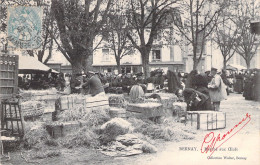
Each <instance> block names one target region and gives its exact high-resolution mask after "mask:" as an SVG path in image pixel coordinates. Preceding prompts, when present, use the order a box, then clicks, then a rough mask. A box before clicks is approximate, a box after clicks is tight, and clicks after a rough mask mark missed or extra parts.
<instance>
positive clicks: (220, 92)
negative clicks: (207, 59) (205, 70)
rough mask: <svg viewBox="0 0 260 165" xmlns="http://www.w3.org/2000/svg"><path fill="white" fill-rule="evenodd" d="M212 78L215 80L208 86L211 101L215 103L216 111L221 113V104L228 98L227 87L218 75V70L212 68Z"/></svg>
mask: <svg viewBox="0 0 260 165" xmlns="http://www.w3.org/2000/svg"><path fill="white" fill-rule="evenodd" d="M211 76H212V77H213V78H212V80H211V81H210V83H209V84H208V88H209V95H210V98H211V101H212V102H213V107H214V110H215V111H219V109H220V102H221V101H222V100H225V99H226V98H227V92H226V85H225V84H224V82H223V80H222V79H221V77H220V75H218V74H217V69H216V68H211Z"/></svg>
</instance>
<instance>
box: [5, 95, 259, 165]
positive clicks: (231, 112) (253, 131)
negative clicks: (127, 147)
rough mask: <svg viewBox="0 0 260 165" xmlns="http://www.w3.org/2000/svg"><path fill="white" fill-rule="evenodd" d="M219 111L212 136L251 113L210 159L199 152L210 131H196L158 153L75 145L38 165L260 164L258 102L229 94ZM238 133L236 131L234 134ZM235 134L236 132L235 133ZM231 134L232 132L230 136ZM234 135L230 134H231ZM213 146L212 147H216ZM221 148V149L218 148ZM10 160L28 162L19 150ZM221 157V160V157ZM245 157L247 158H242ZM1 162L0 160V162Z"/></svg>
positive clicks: (229, 127)
mask: <svg viewBox="0 0 260 165" xmlns="http://www.w3.org/2000/svg"><path fill="white" fill-rule="evenodd" d="M221 111H223V112H226V128H225V129H220V130H214V131H212V132H213V133H214V136H215V137H217V135H218V134H220V135H221V137H222V136H223V135H224V134H225V133H226V132H227V131H230V129H232V128H234V126H235V125H236V124H238V123H239V122H240V121H242V119H243V118H246V114H247V113H248V114H249V115H251V120H249V118H247V120H246V121H243V122H242V124H240V125H241V126H243V125H245V123H246V122H248V124H246V125H245V126H244V127H243V128H241V129H240V130H239V129H238V128H240V127H237V128H234V129H233V131H232V133H231V134H230V135H227V137H226V138H225V139H224V140H223V141H221V142H218V143H216V146H218V145H220V144H222V143H223V142H224V143H223V144H222V145H221V146H220V147H219V148H218V150H217V151H215V152H214V154H213V155H212V159H207V157H208V156H209V155H210V153H201V146H202V143H203V140H204V137H205V135H206V134H209V133H210V132H211V131H202V130H196V129H194V130H195V131H194V132H195V134H194V136H195V138H194V139H192V140H184V141H180V142H174V141H171V142H161V143H158V144H157V145H156V146H157V147H158V152H157V153H155V154H142V155H136V156H130V157H117V158H113V157H108V156H104V155H103V154H101V153H100V152H98V151H96V150H89V149H86V148H75V149H70V150H64V151H63V153H62V155H61V156H59V157H54V158H48V159H44V160H42V161H41V164H55V165H59V164H61V165H64V164H67V165H71V164H73V165H76V164H80V165H83V164H86V165H92V164H94V165H99V164H101V165H114V164H115V165H125V164H126V165H185V164H187V165H190V164H199V165H204V164H211V165H214V164H217V165H219V164H221V165H224V164H228V165H232V164H236V165H237V164H248V165H258V164H260V159H259V153H260V103H259V102H255V101H248V100H245V99H244V98H243V97H242V95H241V94H231V95H230V96H229V97H228V99H227V100H225V101H223V102H221ZM236 132H237V133H236ZM234 133H236V134H234ZM233 134H234V135H233ZM232 135H233V136H232ZM216 146H215V147H216ZM185 147H186V148H185ZM220 148H221V149H222V150H220ZM11 157H12V159H11V161H9V162H6V163H4V164H27V163H26V162H25V161H24V160H23V159H21V158H20V155H19V153H12V154H11ZM220 158H221V159H220ZM244 159H246V160H244ZM0 164H1V163H0Z"/></svg>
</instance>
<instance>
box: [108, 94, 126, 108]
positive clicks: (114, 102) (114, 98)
mask: <svg viewBox="0 0 260 165" xmlns="http://www.w3.org/2000/svg"><path fill="white" fill-rule="evenodd" d="M108 102H109V106H110V107H120V108H124V107H126V104H127V102H126V100H125V98H124V95H123V94H120V95H117V94H109V95H108Z"/></svg>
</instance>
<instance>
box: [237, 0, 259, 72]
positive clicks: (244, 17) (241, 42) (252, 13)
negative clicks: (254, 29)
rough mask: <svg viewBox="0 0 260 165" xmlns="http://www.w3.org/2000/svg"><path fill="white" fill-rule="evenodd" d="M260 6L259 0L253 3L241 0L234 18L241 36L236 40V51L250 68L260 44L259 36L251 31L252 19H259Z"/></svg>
mask: <svg viewBox="0 0 260 165" xmlns="http://www.w3.org/2000/svg"><path fill="white" fill-rule="evenodd" d="M259 7H260V6H259V2H258V3H257V1H255V0H253V1H252V3H248V2H247V1H243V2H242V1H241V2H239V4H238V6H237V10H236V17H235V18H234V23H235V24H236V26H237V28H238V36H239V37H238V40H237V41H236V42H235V46H236V48H237V49H236V52H237V53H238V54H239V55H240V56H241V57H242V58H244V60H245V62H246V65H247V69H249V68H250V62H251V60H252V58H253V57H254V55H255V54H256V51H257V48H258V46H259V45H260V42H259V36H257V34H252V33H251V31H250V20H253V19H257V18H258V19H259V16H260V15H259V9H260V8H259Z"/></svg>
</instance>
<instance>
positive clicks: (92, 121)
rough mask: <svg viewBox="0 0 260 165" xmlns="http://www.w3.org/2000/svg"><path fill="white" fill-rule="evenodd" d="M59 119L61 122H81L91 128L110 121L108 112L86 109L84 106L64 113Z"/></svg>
mask: <svg viewBox="0 0 260 165" xmlns="http://www.w3.org/2000/svg"><path fill="white" fill-rule="evenodd" d="M57 118H58V120H59V121H60V122H67V121H80V122H82V123H84V125H88V126H91V127H92V126H98V125H101V124H103V123H105V122H107V121H108V120H109V119H110V117H109V112H108V111H107V110H104V109H98V108H95V109H85V108H84V107H83V106H76V107H73V108H72V109H70V110H66V111H62V112H61V113H60V114H59V115H58V117H57Z"/></svg>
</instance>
